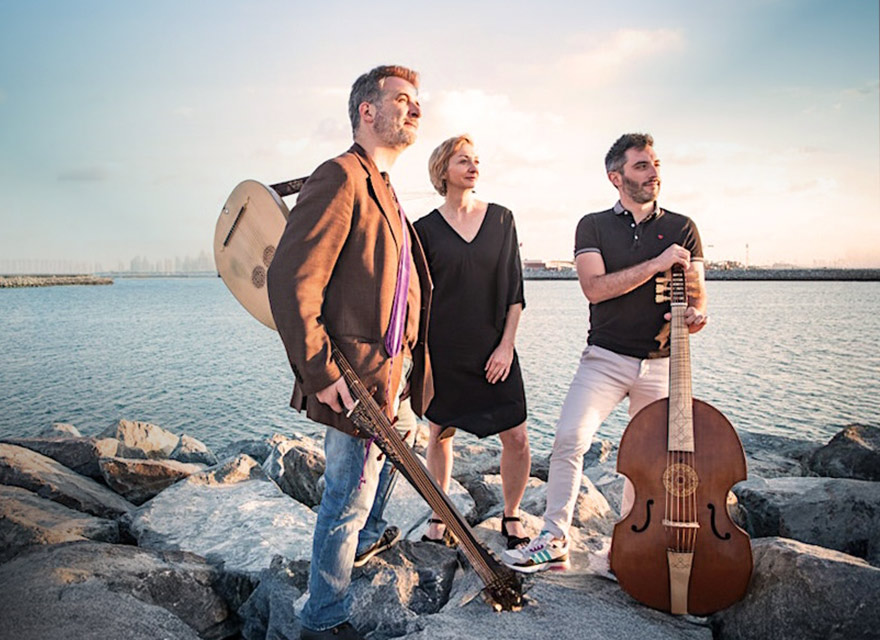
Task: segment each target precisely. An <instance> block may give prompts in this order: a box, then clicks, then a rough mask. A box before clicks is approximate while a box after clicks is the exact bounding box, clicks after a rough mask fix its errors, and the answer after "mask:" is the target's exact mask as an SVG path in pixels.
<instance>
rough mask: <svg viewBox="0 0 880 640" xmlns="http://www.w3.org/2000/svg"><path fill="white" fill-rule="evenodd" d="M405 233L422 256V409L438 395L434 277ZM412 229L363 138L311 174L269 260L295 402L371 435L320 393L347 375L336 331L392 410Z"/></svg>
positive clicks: (414, 303) (418, 282) (417, 336)
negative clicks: (401, 268)
mask: <svg viewBox="0 0 880 640" xmlns="http://www.w3.org/2000/svg"><path fill="white" fill-rule="evenodd" d="M405 232H406V233H409V238H410V247H411V249H412V251H411V253H412V255H411V259H412V263H411V269H410V274H411V275H410V287H409V291H408V292H407V293H408V295H407V301H408V313H407V326H406V332H405V336H404V339H405V340H406V341H407V346H408V349H409V350H410V351H411V353H412V357H413V370H412V374H411V376H410V394H411V399H412V407H413V410H414V411H415V412H416V413H417V414H418V415H420V416H421V415H422V414H423V413H424V410H425V409H426V408H427V406H428V404H429V403H430V401H431V398H432V397H433V395H434V387H433V381H432V379H431V366H430V358H429V356H428V352H427V330H428V313H429V309H430V305H431V278H430V276H429V274H428V265H427V261H426V260H425V255H424V252H423V250H422V246H421V243H420V242H419V240H418V237H417V235H416V233H415V231H414V230H413V228H412V225H411V224H409V222H408V223H407V229H406V230H405ZM402 233H404V230H403V229H402V228H401V224H400V217H399V214H398V210H397V206H396V204H395V200H394V196H393V195H392V193H391V191H390V189H389V187H388V184H387V183H386V181H385V179H384V178H383V176H382V174H381V173H380V172H379V169H378V168H377V167H376V165H375V163H374V162H373V161H372V160H371V159H370V158H369V157H368V156H367V154H366V152H365V151H364V150H363V148H362V147H361V146H360V145H358V144H355V145H354V146H352V147H351V149H349V150H348V151H347V152H346V153H344V154H342V155H340V156H338V157H337V158H333V159H332V160H328V161H327V162H325V163H323V164H322V165H321V166H319V167H318V168H317V169H316V170H315V171H314V173H313V174H312V175H311V176H310V177H309V179H308V181H306V183H305V185H304V186H303V188H302V191H301V192H300V194H299V197H298V199H297V202H296V205H295V206H294V208H293V209H292V211H291V212H290V217H289V218H288V221H287V227H286V228H285V230H284V234H283V235H282V237H281V240H280V242H279V243H278V247H277V249H276V250H275V256H274V258H273V260H272V264H271V266H270V267H269V273H268V281H267V285H268V291H269V301H270V304H271V307H272V316H273V318H274V320H275V324H276V326H277V327H278V333H279V334H280V335H281V339H282V341H283V342H284V346H285V349H286V350H287V357H288V360H290V365H291V368H292V369H293V373H294V376H295V378H296V381H295V384H294V389H293V397H292V399H291V401H290V404H291V406H292V407H294V408H295V409H297V410H300V411H301V410H302V409H303V408H305V409H306V415H307V416H308V417H309V418H310V419H312V420H315V421H316V422H320V423H322V424H326V425H330V426H332V427H335V428H337V429H340V430H341V431H344V432H346V433H349V434H352V435H364V434H359V433H357V430H356V429H355V427H354V425H353V424H352V423H351V421H350V420H349V419H348V418H346V417H345V416H344V415H343V414H337V413H335V412H334V411H333V410H332V409H330V407H328V406H327V405H325V404H323V403H321V402H319V401H318V400H317V398H315V396H314V394H315V393H316V392H317V391H320V390H321V389H324V388H325V387H327V386H329V385H330V384H332V383H333V382H335V381H336V380H337V379H338V378H339V377H340V376H341V373H340V371H339V369H338V367H337V366H336V364H335V363H334V362H333V360H332V358H331V353H330V339H331V338H332V339H333V342H334V343H335V344H336V345H337V347H339V349H340V350H341V351H342V353H343V354H344V355H345V357H346V358H347V359H348V361H349V362H350V363H351V365H352V367H353V368H354V370H355V371H356V372H357V373H358V375H359V376H360V377H361V379H362V380H363V382H364V384H365V385H366V386H367V388H368V389H375V392H374V394H373V395H374V397H375V398H376V401H377V402H378V403H379V405H380V406H384V407H386V411H388V412H389V414H390V408H388V406H387V405H388V404H390V403H388V402H387V398H388V395H389V389H397V388H398V384H399V380H400V372H401V366H402V362H403V358H402V357H401V356H398V357H396V358H394V359H393V366H392V360H391V359H390V357H389V354H388V352H387V351H386V349H385V342H384V340H385V334H386V332H387V331H388V324H389V320H390V318H391V306H392V301H393V299H394V290H395V286H396V283H397V269H398V256H399V254H400V248H401V243H402Z"/></svg>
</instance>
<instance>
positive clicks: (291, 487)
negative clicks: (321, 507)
mask: <svg viewBox="0 0 880 640" xmlns="http://www.w3.org/2000/svg"><path fill="white" fill-rule="evenodd" d="M324 467H325V460H324V447H323V443H321V442H318V441H317V440H315V439H313V438H309V437H308V436H294V437H293V438H288V439H285V440H282V441H278V442H276V444H275V446H274V447H273V448H272V451H271V453H270V454H269V456H268V457H267V458H266V461H265V462H264V463H263V470H264V471H265V472H266V475H268V476H269V477H270V478H272V480H274V481H275V483H276V484H277V485H278V486H279V487H281V490H282V491H284V493H286V494H287V495H289V496H290V497H291V498H293V499H294V500H296V501H297V502H301V503H303V504H304V505H306V506H308V507H314V506H315V505H317V504H319V503H320V502H321V494H322V491H320V490H319V488H318V481H319V480H320V479H321V476H323V475H324Z"/></svg>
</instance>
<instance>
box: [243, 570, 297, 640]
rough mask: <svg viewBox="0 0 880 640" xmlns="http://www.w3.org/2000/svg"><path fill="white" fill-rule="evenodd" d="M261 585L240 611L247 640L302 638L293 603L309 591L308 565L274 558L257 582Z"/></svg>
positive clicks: (244, 636)
mask: <svg viewBox="0 0 880 640" xmlns="http://www.w3.org/2000/svg"><path fill="white" fill-rule="evenodd" d="M257 579H258V581H259V584H258V585H257V587H256V589H254V591H253V592H252V593H251V594H250V597H248V599H247V601H246V602H245V603H244V604H243V605H242V606H241V607H240V608H239V609H238V616H239V617H240V618H241V623H242V627H241V636H242V638H244V640H287V639H288V638H298V637H299V628H300V625H299V618H298V617H297V616H296V614H295V612H294V603H295V602H296V601H297V600H298V599H299V598H300V596H302V594H303V592H304V591H305V590H306V589H307V585H308V579H309V563H308V561H306V560H291V561H285V560H284V558H282V557H281V556H275V557H274V558H273V559H272V562H271V563H270V565H269V567H268V568H266V569H263V570H262V571H260V573H259V577H258V578H257Z"/></svg>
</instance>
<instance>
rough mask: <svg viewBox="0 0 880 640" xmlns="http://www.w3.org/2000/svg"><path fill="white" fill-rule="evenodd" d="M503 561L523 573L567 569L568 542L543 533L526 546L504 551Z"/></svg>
mask: <svg viewBox="0 0 880 640" xmlns="http://www.w3.org/2000/svg"><path fill="white" fill-rule="evenodd" d="M501 560H502V562H504V564H506V565H507V566H508V567H510V568H511V569H513V570H514V571H519V572H521V573H536V572H538V571H545V570H547V569H567V568H568V567H569V562H568V540H559V539H558V538H554V537H553V534H552V533H550V532H549V531H542V532H541V533H540V534H538V536H537V537H536V538H533V539H532V540H531V542H529V543H528V544H527V545H526V546H524V547H521V548H519V549H508V550H506V551H504V552H503V553H502V554H501Z"/></svg>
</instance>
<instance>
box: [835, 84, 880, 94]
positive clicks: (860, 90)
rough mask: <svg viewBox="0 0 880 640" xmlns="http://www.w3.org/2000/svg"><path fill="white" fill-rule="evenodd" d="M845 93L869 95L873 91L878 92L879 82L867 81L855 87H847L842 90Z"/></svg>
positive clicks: (879, 90)
mask: <svg viewBox="0 0 880 640" xmlns="http://www.w3.org/2000/svg"><path fill="white" fill-rule="evenodd" d="M844 93H845V94H846V95H856V96H870V95H873V94H875V93H880V82H869V83H868V84H866V85H864V86H862V87H857V88H855V89H847V90H846V91H844Z"/></svg>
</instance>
